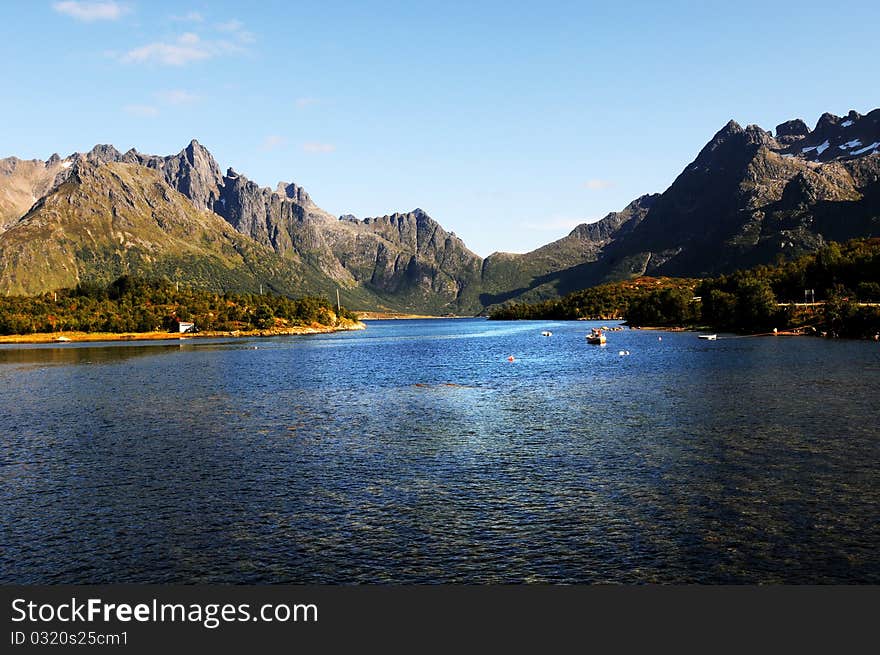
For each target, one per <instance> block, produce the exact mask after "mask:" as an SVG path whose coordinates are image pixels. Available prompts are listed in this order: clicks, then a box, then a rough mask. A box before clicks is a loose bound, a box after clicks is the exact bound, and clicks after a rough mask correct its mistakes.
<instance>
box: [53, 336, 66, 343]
mask: <svg viewBox="0 0 880 655" xmlns="http://www.w3.org/2000/svg"><path fill="white" fill-rule="evenodd" d="M52 341H59V342H62V343H64V342H66V341H71V338H70V337H55V338H54V339H52Z"/></svg>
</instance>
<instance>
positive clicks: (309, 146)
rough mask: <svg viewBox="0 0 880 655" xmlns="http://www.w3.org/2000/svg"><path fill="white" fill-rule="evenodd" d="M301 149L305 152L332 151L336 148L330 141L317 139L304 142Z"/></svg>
mask: <svg viewBox="0 0 880 655" xmlns="http://www.w3.org/2000/svg"><path fill="white" fill-rule="evenodd" d="M302 149H303V150H304V151H305V152H312V153H326V152H334V151H335V150H336V146H335V145H333V144H332V143H318V142H317V141H310V142H308V143H304V144H303V146H302Z"/></svg>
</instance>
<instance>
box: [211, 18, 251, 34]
mask: <svg viewBox="0 0 880 655" xmlns="http://www.w3.org/2000/svg"><path fill="white" fill-rule="evenodd" d="M214 27H216V28H217V29H218V30H219V31H221V32H239V31H241V30H242V28H244V23H242V22H241V21H240V20H235V19H232V20H228V21H226V22H225V23H217V24H216V25H215V26H214Z"/></svg>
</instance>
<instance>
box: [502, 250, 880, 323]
mask: <svg viewBox="0 0 880 655" xmlns="http://www.w3.org/2000/svg"><path fill="white" fill-rule="evenodd" d="M673 280H674V279H672V278H661V279H657V280H655V279H654V278H638V279H636V280H630V281H626V282H615V283H610V284H605V285H601V286H599V287H594V288H592V289H586V290H584V291H578V292H575V293H573V294H569V295H568V296H565V297H564V298H560V299H559V300H554V301H547V302H544V303H538V304H534V305H525V304H518V305H517V304H513V305H509V306H505V307H502V308H500V309H498V310H496V311H495V312H493V313H492V314H491V316H490V318H493V319H518V318H528V319H577V318H623V319H625V320H626V321H627V323H629V324H630V325H645V326H689V327H708V328H712V329H719V330H732V331H736V332H751V333H754V332H762V331H765V330H771V329H773V328H776V329H779V330H786V329H808V330H815V331H817V332H825V333H827V334H829V335H831V336H841V337H854V338H861V337H871V336H873V335H875V334H877V333H878V332H880V307H877V306H872V305H871V304H872V303H880V239H877V238H873V239H855V240H852V241H849V242H847V243H844V244H838V243H829V244H827V245H826V246H824V247H822V248H821V249H819V250H818V251H816V252H815V253H812V254H809V255H805V256H803V257H800V258H798V259H795V260H792V261H787V262H786V261H781V260H780V261H778V262H777V263H776V264H775V265H766V266H757V267H755V268H751V269H747V270H742V271H736V272H734V273H731V274H729V275H721V276H719V277H715V278H707V279H702V280H679V281H678V282H674V281H673ZM805 301H809V302H805Z"/></svg>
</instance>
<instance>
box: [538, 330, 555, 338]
mask: <svg viewBox="0 0 880 655" xmlns="http://www.w3.org/2000/svg"><path fill="white" fill-rule="evenodd" d="M541 336H542V337H552V336H553V333H552V332H551V331H550V330H544V331H543V332H541Z"/></svg>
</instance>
